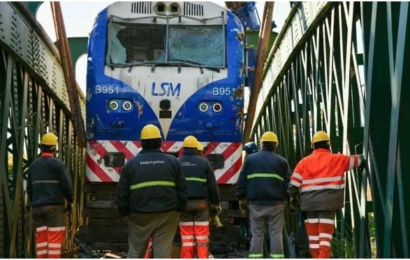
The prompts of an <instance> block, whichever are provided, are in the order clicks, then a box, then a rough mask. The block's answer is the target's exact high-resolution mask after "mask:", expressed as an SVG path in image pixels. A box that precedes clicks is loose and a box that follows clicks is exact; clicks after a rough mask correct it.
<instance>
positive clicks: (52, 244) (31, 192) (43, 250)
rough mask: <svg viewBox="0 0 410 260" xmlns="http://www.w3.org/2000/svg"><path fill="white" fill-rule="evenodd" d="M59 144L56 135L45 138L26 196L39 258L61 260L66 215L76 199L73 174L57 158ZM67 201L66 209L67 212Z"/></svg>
mask: <svg viewBox="0 0 410 260" xmlns="http://www.w3.org/2000/svg"><path fill="white" fill-rule="evenodd" d="M57 143H58V142H57V136H55V135H54V134H53V133H47V134H45V135H43V137H42V138H41V142H40V148H41V157H40V158H38V159H37V160H35V161H34V162H33V163H32V164H31V165H30V168H29V169H28V180H27V193H28V196H29V198H30V202H31V203H30V204H31V207H32V217H33V225H34V228H35V229H36V255H37V258H60V251H61V244H62V243H63V240H64V234H65V214H66V211H67V210H71V203H73V199H74V191H73V186H72V183H71V176H70V173H69V172H68V171H67V168H66V167H65V165H64V163H63V162H62V161H61V160H59V159H56V158H54V157H55V155H56V146H57ZM64 198H65V199H66V200H67V202H68V206H67V208H64V203H65V202H64Z"/></svg>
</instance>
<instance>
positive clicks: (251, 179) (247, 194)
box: [237, 150, 291, 205]
mask: <svg viewBox="0 0 410 260" xmlns="http://www.w3.org/2000/svg"><path fill="white" fill-rule="evenodd" d="M290 174H291V170H290V167H289V164H288V162H287V160H286V159H285V158H283V157H281V156H280V155H278V154H276V153H274V152H273V151H269V150H262V151H260V152H257V153H253V154H250V155H249V156H248V157H247V159H246V161H245V163H244V165H243V167H242V170H241V173H240V175H239V180H238V184H237V197H238V199H239V200H242V199H246V198H247V199H249V201H250V202H251V203H254V204H260V205H276V204H279V203H284V201H285V199H286V195H287V189H288V185H289V179H290Z"/></svg>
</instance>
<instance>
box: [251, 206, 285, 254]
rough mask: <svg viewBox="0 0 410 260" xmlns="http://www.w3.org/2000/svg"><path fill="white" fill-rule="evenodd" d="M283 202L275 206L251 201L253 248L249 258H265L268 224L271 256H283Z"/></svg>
mask: <svg viewBox="0 0 410 260" xmlns="http://www.w3.org/2000/svg"><path fill="white" fill-rule="evenodd" d="M284 207H285V205H284V204H283V203H281V204H278V205H275V206H265V205H257V204H253V203H250V204H249V218H250V224H251V233H252V239H251V248H250V252H249V258H263V243H264V236H265V231H266V224H267V225H268V232H269V238H270V257H271V258H283V257H284V254H283V234H282V230H283V223H284V215H283V214H284Z"/></svg>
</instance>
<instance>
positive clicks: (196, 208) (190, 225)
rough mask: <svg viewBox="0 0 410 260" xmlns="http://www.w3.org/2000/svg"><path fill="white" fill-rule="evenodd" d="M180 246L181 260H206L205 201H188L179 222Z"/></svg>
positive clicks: (207, 235) (207, 219) (206, 209)
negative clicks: (182, 259)
mask: <svg viewBox="0 0 410 260" xmlns="http://www.w3.org/2000/svg"><path fill="white" fill-rule="evenodd" d="M179 230H180V232H181V239H182V246H181V258H194V256H195V250H194V249H195V245H196V249H197V250H196V251H197V256H198V258H208V253H209V252H208V251H209V250H208V247H209V206H208V201H207V200H188V203H187V207H186V209H185V211H184V212H182V213H181V216H180V220H179Z"/></svg>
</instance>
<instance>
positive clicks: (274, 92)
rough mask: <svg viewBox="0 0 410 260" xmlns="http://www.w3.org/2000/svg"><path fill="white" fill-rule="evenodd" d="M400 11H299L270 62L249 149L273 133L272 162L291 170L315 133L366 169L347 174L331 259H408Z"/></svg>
mask: <svg viewBox="0 0 410 260" xmlns="http://www.w3.org/2000/svg"><path fill="white" fill-rule="evenodd" d="M408 11H409V4H408V3H407V2H398V3H389V2H388V3H386V2H383V3H368V2H365V3H358V2H303V3H302V2H298V3H296V4H295V5H294V6H293V8H292V10H291V13H290V15H289V17H288V19H287V21H286V24H285V26H284V28H283V29H282V31H281V33H280V35H279V36H278V38H277V40H276V42H275V44H274V47H273V49H272V51H271V53H270V55H269V57H268V63H267V65H266V68H265V72H264V82H263V85H262V90H261V92H260V94H259V99H258V106H257V110H256V111H257V116H256V119H255V121H254V122H253V125H254V127H253V133H252V136H253V139H254V141H256V142H258V141H259V138H260V136H261V134H262V133H263V132H264V131H267V130H271V131H274V132H276V133H277V134H278V137H279V148H278V149H279V150H278V151H279V153H280V154H282V155H283V156H284V157H285V158H287V159H288V160H289V162H290V164H291V165H292V166H293V167H294V166H295V165H296V163H297V162H298V161H299V160H300V159H301V158H303V157H304V156H306V155H308V154H310V153H311V151H312V149H311V138H312V135H313V134H314V132H316V131H318V130H325V131H327V132H328V133H329V134H330V136H331V139H332V150H333V152H334V153H335V152H342V153H345V154H355V153H357V154H364V155H365V157H366V159H367V161H368V164H369V167H368V169H367V170H365V171H363V172H362V171H359V170H352V171H350V172H349V173H347V174H346V193H345V198H346V199H345V201H346V206H345V208H344V209H343V210H340V211H339V212H338V214H337V218H338V221H337V232H336V238H337V240H338V241H342V243H334V246H335V247H339V248H334V250H333V252H334V254H336V255H337V256H339V257H346V256H347V257H370V256H371V253H372V252H371V251H372V250H373V251H377V256H378V257H408V256H409V246H410V244H409V240H408V238H407V236H408V235H407V234H408V233H409V232H410V200H409V192H410V190H409V188H410V187H409V186H410V180H409V176H410V175H409V174H408V172H409V167H408V165H407V164H406V162H405V161H406V160H405V159H406V155H407V156H408V154H409V152H410V148H409V144H410V141H409V134H408V133H409V128H410V120H409V119H410V117H409V116H408V114H407V113H406V111H410V110H409V106H410V102H403V100H404V97H409V96H410V95H409V92H410V88H408V85H409V83H410V76H409V75H410V74H408V73H406V71H408V69H409V68H408V67H409V65H408V64H410V40H408V38H409V37H410V34H409V33H408V32H407V30H408V25H409V19H408ZM402 86H403V87H402ZM406 173H407V174H406ZM368 184H370V185H368ZM373 214H374V218H375V228H376V231H375V238H376V246H375V245H374V244H372V243H371V241H370V239H371V235H372V234H371V230H370V228H369V216H373ZM291 224H292V227H293V230H297V224H298V223H297V221H296V220H294V221H293V222H292V223H291ZM393 230H394V234H393V233H392V231H393ZM300 231H302V230H300ZM348 245H351V246H354V247H353V250H345V249H346V248H347V247H346V246H348Z"/></svg>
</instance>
